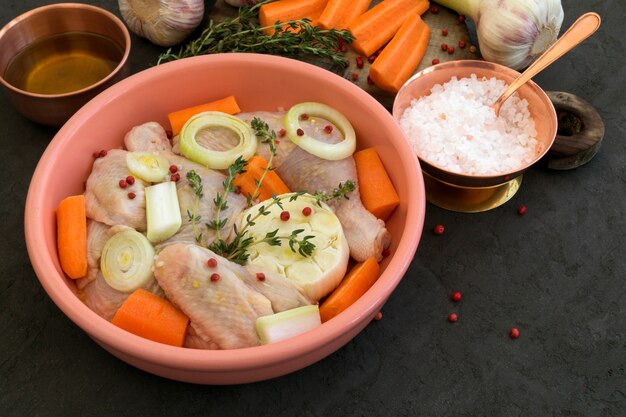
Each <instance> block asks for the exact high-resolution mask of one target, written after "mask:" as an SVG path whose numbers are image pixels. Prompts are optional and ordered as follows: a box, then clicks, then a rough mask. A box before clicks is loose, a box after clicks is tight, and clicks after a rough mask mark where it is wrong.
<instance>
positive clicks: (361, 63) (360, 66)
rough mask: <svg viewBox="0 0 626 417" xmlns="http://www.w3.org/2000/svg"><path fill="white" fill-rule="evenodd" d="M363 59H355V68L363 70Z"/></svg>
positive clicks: (360, 57) (359, 57)
mask: <svg viewBox="0 0 626 417" xmlns="http://www.w3.org/2000/svg"><path fill="white" fill-rule="evenodd" d="M363 64H364V62H363V57H362V56H361V55H359V56H357V57H356V67H357V68H363Z"/></svg>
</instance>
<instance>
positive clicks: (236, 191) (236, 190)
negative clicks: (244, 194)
mask: <svg viewBox="0 0 626 417" xmlns="http://www.w3.org/2000/svg"><path fill="white" fill-rule="evenodd" d="M233 192H234V193H235V194H241V186H239V185H236V186H235V190H234V191H233Z"/></svg>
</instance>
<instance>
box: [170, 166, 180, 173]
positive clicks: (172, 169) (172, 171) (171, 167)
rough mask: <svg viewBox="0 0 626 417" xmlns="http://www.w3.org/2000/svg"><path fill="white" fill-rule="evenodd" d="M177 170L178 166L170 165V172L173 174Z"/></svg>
mask: <svg viewBox="0 0 626 417" xmlns="http://www.w3.org/2000/svg"><path fill="white" fill-rule="evenodd" d="M177 171H178V167H177V166H176V165H170V172H171V173H172V174H175V173H176V172H177Z"/></svg>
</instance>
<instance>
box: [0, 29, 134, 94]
mask: <svg viewBox="0 0 626 417" xmlns="http://www.w3.org/2000/svg"><path fill="white" fill-rule="evenodd" d="M123 56H124V51H123V49H122V48H121V47H120V46H119V45H118V44H117V43H115V42H114V41H113V40H111V39H109V38H106V37H104V36H101V35H97V34H95V33H87V32H67V33H63V34H59V35H54V36H50V37H47V38H44V39H42V40H39V41H37V42H35V43H33V44H32V45H29V46H27V47H26V48H24V49H23V50H22V51H20V53H18V54H17V55H16V56H15V57H14V58H13V60H12V61H11V62H10V63H9V65H8V66H7V69H6V71H5V74H4V79H5V80H6V81H7V82H9V83H10V84H12V85H13V86H15V87H17V88H19V89H21V90H25V91H28V92H31V93H38V94H63V93H68V92H71V91H77V90H81V89H83V88H85V87H88V86H90V85H92V84H95V83H97V82H98V81H100V80H101V79H103V78H105V77H106V76H107V75H109V74H110V73H111V72H113V70H114V69H115V68H116V67H117V65H118V64H119V63H120V62H121V60H122V58H123Z"/></svg>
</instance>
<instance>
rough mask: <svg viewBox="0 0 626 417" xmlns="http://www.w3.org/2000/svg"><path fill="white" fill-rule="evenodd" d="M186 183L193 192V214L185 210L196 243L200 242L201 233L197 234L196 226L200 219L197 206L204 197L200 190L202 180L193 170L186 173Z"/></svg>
mask: <svg viewBox="0 0 626 417" xmlns="http://www.w3.org/2000/svg"><path fill="white" fill-rule="evenodd" d="M187 181H189V186H190V187H191V189H192V190H193V193H194V204H193V212H190V211H189V210H187V217H188V219H189V222H191V230H193V236H194V238H195V239H196V242H198V243H200V242H202V232H198V229H197V228H196V224H197V223H199V222H200V220H201V219H202V217H201V216H200V215H199V214H198V205H199V204H200V199H201V198H202V197H203V196H204V193H203V190H202V178H200V176H199V175H198V174H197V173H196V171H194V170H190V171H187Z"/></svg>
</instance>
